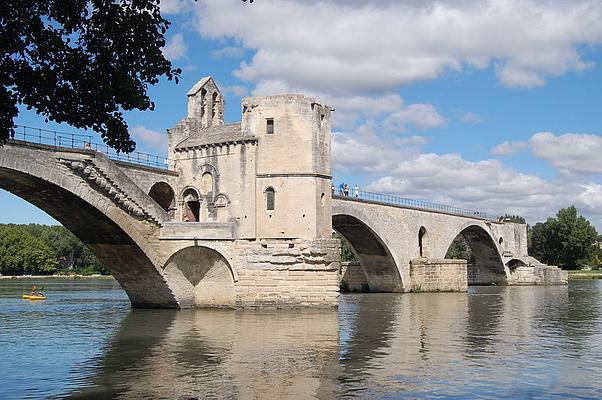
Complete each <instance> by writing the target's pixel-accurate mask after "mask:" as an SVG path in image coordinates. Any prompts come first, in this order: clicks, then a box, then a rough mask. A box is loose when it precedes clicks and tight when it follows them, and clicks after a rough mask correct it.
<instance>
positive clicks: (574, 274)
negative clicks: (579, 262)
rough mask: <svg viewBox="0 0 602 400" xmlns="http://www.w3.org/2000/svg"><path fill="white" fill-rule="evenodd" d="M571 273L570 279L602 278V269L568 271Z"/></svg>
mask: <svg viewBox="0 0 602 400" xmlns="http://www.w3.org/2000/svg"><path fill="white" fill-rule="evenodd" d="M567 272H568V273H569V280H579V279H602V271H599V270H596V271H583V270H576V271H567Z"/></svg>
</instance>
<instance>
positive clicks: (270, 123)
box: [265, 118, 274, 135]
mask: <svg viewBox="0 0 602 400" xmlns="http://www.w3.org/2000/svg"><path fill="white" fill-rule="evenodd" d="M265 133H267V134H268V135H273V134H274V118H268V119H267V120H266V121H265Z"/></svg>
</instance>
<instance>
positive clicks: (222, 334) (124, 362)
mask: <svg viewBox="0 0 602 400" xmlns="http://www.w3.org/2000/svg"><path fill="white" fill-rule="evenodd" d="M338 329H339V328H338V314H337V312H336V311H335V310H328V311H325V310H321V311H311V312H308V311H303V312H295V313H283V312H279V311H274V312H253V311H226V310H223V311H201V312H199V311H179V312H178V311H175V312H170V311H152V310H133V311H132V312H130V313H129V315H128V316H127V317H126V319H125V320H124V321H123V323H122V325H121V328H120V329H119V331H118V333H117V334H116V335H115V337H114V338H113V340H112V342H111V345H110V347H109V350H108V352H107V354H106V357H105V358H104V360H103V361H102V362H101V365H100V367H99V369H98V371H97V374H96V376H95V377H94V378H93V379H92V380H91V382H90V386H89V387H88V388H86V389H84V390H81V391H77V392H75V393H72V394H71V395H70V396H69V398H98V399H103V398H114V397H120V398H131V399H138V398H186V399H189V398H214V397H219V398H274V399H277V398H278V399H280V398H320V399H328V398H333V397H334V396H335V390H336V386H335V383H334V382H335V381H336V376H337V375H338V362H337V354H338V337H339V334H338Z"/></svg>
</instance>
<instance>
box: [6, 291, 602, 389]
mask: <svg viewBox="0 0 602 400" xmlns="http://www.w3.org/2000/svg"><path fill="white" fill-rule="evenodd" d="M0 289H1V288H0ZM80 289H81V288H80ZM57 290H58V289H57ZM61 290H62V289H61ZM102 290H103V289H102V288H101V287H96V286H95V287H93V288H92V289H91V292H90V293H86V292H85V291H83V290H82V291H79V292H78V293H77V296H74V295H72V294H71V292H70V291H69V290H64V292H60V293H63V294H60V297H59V291H57V292H55V293H54V294H53V296H52V299H54V300H53V301H49V302H46V303H44V304H29V303H23V302H22V301H21V300H14V299H13V300H6V302H5V303H2V302H3V301H5V300H3V299H9V297H3V296H2V290H0V303H1V306H0V319H1V320H2V322H3V324H2V326H1V328H2V329H0V346H4V347H3V348H2V355H3V356H5V357H3V358H0V380H1V381H3V382H8V383H5V384H4V385H2V386H0V397H2V398H19V397H26V396H30V397H32V398H42V397H47V396H52V395H53V394H55V393H63V394H62V395H60V396H58V397H67V398H73V399H80V398H92V399H106V398H122V399H140V398H168V399H190V398H232V399H234V398H237V399H238V398H240V399H249V398H251V399H256V398H275V399H281V398H285V399H286V398H295V399H297V398H315V399H332V398H335V397H339V398H362V399H363V398H437V397H445V398H476V397H478V398H526V397H530V398H550V397H552V398H553V397H557V398H567V397H571V398H574V397H583V398H602V384H601V383H600V380H599V379H597V377H599V376H600V375H601V374H602V350H601V347H600V346H598V343H600V341H601V340H602V321H601V318H600V315H601V313H602V281H592V282H579V283H574V284H573V283H572V284H571V285H570V286H569V287H478V288H472V289H471V291H470V292H469V293H423V294H403V295H401V294H357V295H344V296H341V299H340V303H339V305H340V307H339V310H338V311H337V310H317V311H299V310H294V311H283V310H280V311H273V312H257V311H192V310H189V311H168V310H163V311H162V310H129V309H128V308H127V307H128V304H127V299H125V297H123V298H122V297H119V296H117V297H116V296H115V295H106V294H103V292H102ZM106 290H114V289H112V288H111V289H106ZM111 293H112V292H111ZM70 296H71V297H70ZM59 298H60V299H61V300H60V301H59ZM11 299H12V297H11ZM82 299H87V300H86V301H85V302H81V300H82ZM55 300H56V301H55ZM23 313H25V314H23ZM27 313H35V314H34V315H37V316H38V317H39V318H40V325H45V326H53V327H55V328H54V329H53V330H52V332H51V334H41V333H42V332H43V331H41V330H40V331H38V332H37V333H39V334H36V339H37V342H35V346H33V345H32V343H33V342H30V343H29V344H28V343H27V342H24V341H23V338H22V337H23V334H24V333H25V332H27V329H31V328H30V327H29V324H28V323H27V321H28V320H24V317H23V315H25V316H26V317H25V318H30V316H31V315H30V314H27ZM115 326H117V328H115V329H112V327H115ZM108 335H110V337H108ZM19 343H25V344H23V345H19ZM103 343H104V346H103ZM32 358H36V359H38V360H43V361H44V362H43V363H38V364H37V365H36V369H35V370H34V371H35V373H33V374H31V375H27V374H26V373H25V369H24V368H22V366H23V365H24V364H26V361H27V360H29V359H32ZM52 363H54V365H53V364H52ZM53 367H54V368H53ZM19 368H21V369H19ZM28 368H29V369H31V368H30V367H28ZM2 371H19V372H18V374H15V373H14V372H13V374H12V376H11V375H10V373H9V375H8V376H7V377H4V378H3V377H2V375H1V374H2V373H3V372H2ZM4 373H6V372H4ZM38 377H39V378H38ZM7 394H8V395H7ZM17 394H18V395H17Z"/></svg>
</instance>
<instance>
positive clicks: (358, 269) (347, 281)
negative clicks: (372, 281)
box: [339, 262, 370, 292]
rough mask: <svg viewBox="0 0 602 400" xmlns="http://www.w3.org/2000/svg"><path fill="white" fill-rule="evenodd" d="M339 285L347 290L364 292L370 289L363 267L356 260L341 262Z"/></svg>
mask: <svg viewBox="0 0 602 400" xmlns="http://www.w3.org/2000/svg"><path fill="white" fill-rule="evenodd" d="M339 279H340V286H341V288H345V289H346V290H347V291H349V292H365V291H368V290H369V289H370V287H369V286H368V279H367V278H366V274H364V268H363V267H362V265H361V264H360V263H358V262H344V263H341V273H340V275H339Z"/></svg>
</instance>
